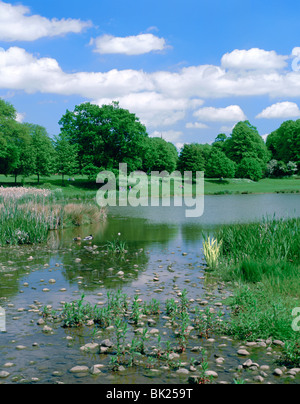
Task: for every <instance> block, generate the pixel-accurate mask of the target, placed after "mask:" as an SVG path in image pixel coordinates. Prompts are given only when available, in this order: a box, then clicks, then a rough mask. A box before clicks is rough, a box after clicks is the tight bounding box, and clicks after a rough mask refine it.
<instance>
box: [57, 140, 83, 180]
mask: <svg viewBox="0 0 300 404" xmlns="http://www.w3.org/2000/svg"><path fill="white" fill-rule="evenodd" d="M54 145H55V151H56V164H55V167H56V171H57V172H58V173H59V174H61V176H62V183H64V177H65V175H74V174H75V173H76V170H77V169H78V163H77V146H76V145H72V144H70V142H69V141H68V139H67V136H66V135H65V134H64V133H60V135H59V136H58V137H56V138H55V144H54Z"/></svg>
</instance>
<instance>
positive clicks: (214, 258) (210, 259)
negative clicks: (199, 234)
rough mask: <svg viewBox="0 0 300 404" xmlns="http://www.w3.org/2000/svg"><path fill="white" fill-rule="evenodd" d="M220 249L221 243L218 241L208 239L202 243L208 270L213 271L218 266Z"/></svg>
mask: <svg viewBox="0 0 300 404" xmlns="http://www.w3.org/2000/svg"><path fill="white" fill-rule="evenodd" d="M221 247H222V241H218V240H217V239H215V238H210V237H208V238H207V240H205V241H204V242H203V253H204V257H205V261H206V264H207V267H208V268H209V269H215V268H216V267H217V266H218V263H219V257H220V252H221Z"/></svg>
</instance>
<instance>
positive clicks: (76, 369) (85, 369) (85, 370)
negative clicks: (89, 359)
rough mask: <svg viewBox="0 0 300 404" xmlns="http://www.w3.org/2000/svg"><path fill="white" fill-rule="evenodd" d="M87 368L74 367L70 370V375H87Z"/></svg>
mask: <svg viewBox="0 0 300 404" xmlns="http://www.w3.org/2000/svg"><path fill="white" fill-rule="evenodd" d="M88 371H89V368H88V367H87V366H74V367H73V368H72V369H70V372H71V373H87V372H88Z"/></svg>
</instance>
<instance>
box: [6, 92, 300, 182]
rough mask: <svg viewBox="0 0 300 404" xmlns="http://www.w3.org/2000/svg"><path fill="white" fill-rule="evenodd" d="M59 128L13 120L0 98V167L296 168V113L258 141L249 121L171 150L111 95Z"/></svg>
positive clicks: (219, 171) (41, 170)
mask: <svg viewBox="0 0 300 404" xmlns="http://www.w3.org/2000/svg"><path fill="white" fill-rule="evenodd" d="M59 124H60V126H61V131H60V134H59V135H58V136H56V137H54V138H51V137H50V136H49V134H48V133H47V131H46V129H45V128H44V127H42V126H40V125H36V124H31V123H20V122H18V121H17V112H16V110H15V108H14V106H13V105H12V104H10V103H8V102H6V101H4V100H2V99H0V173H1V174H5V175H13V176H15V180H17V177H18V176H22V177H26V176H29V175H32V174H35V175H37V177H38V179H39V178H40V176H48V175H50V174H53V173H59V174H61V175H62V177H63V178H64V176H65V175H69V176H71V175H72V176H73V175H74V174H76V173H80V174H83V175H87V176H88V178H89V179H90V180H94V179H95V178H96V176H97V174H98V173H99V171H102V170H112V171H113V172H118V169H119V164H120V163H127V171H128V173H130V172H132V171H136V170H143V171H145V172H147V173H151V171H159V172H162V171H167V172H169V173H172V172H173V171H175V170H179V171H181V172H182V173H183V172H184V171H192V172H197V171H204V172H205V176H206V177H211V178H222V177H223V178H233V177H241V178H249V179H251V180H254V181H257V180H259V179H260V178H263V177H264V176H270V177H284V176H291V175H293V174H296V173H297V172H298V173H299V172H300V120H296V121H291V120H290V121H286V122H284V123H282V125H281V126H280V127H279V128H278V129H277V130H275V131H274V132H272V133H271V134H270V135H269V136H268V138H267V141H266V143H265V142H264V141H263V139H262V137H261V136H260V135H259V133H258V130H257V128H255V127H254V126H252V125H251V123H250V122H249V121H244V122H239V123H237V124H236V125H235V127H234V128H233V130H232V134H231V135H230V136H227V135H225V134H224V133H221V134H219V135H217V137H216V139H215V141H214V142H213V143H212V144H201V143H196V142H195V143H192V144H184V146H183V147H182V149H181V151H180V153H179V155H178V151H177V149H176V147H175V146H174V144H173V143H170V142H167V141H166V140H164V139H162V138H159V137H149V136H148V134H147V131H146V127H145V126H144V125H143V124H142V123H141V122H140V120H139V118H137V117H136V115H135V114H133V113H130V112H129V111H128V110H126V109H123V108H121V107H120V105H119V103H118V102H112V103H111V104H109V105H102V106H101V107H100V106H98V105H95V104H91V103H83V104H80V105H76V106H75V108H74V111H68V110H67V111H66V113H65V114H64V115H63V116H62V118H61V119H60V121H59Z"/></svg>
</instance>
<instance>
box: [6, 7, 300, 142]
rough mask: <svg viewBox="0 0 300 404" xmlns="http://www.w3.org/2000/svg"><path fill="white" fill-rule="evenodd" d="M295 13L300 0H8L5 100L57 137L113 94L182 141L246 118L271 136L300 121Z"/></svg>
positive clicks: (299, 12) (153, 129)
mask: <svg viewBox="0 0 300 404" xmlns="http://www.w3.org/2000/svg"><path fill="white" fill-rule="evenodd" d="M299 16H300V3H299V2H298V1H294V0H286V1H278V0H272V1H264V2H262V1H256V0H255V1H249V0H244V1H236V0H227V1H220V0H215V1H214V0H209V1H208V0H185V1H181V0H172V1H170V0H159V1H157V0H114V1H112V2H109V1H102V0H85V1H84V2H82V1H77V0H72V1H69V0H63V1H61V0H60V1H58V0H43V1H41V0H21V1H9V0H6V1H2V0H0V97H1V98H3V99H5V100H6V101H8V102H11V103H12V104H13V105H14V106H15V107H16V109H17V111H18V119H19V120H20V121H23V122H31V123H37V124H39V125H42V126H44V127H46V129H47V130H48V132H49V134H50V135H57V134H58V133H59V125H58V121H59V119H60V118H61V116H62V115H63V114H64V113H65V112H66V109H69V110H73V109H74V107H75V105H77V104H80V103H82V102H86V101H89V102H93V103H97V104H99V105H102V104H105V103H110V102H111V101H113V100H116V101H120V105H121V107H124V108H127V109H129V110H130V111H131V112H134V113H136V115H137V116H138V117H139V118H140V119H141V121H142V122H143V123H145V125H146V127H147V130H148V133H149V135H150V136H156V135H158V136H163V137H164V138H165V139H166V140H168V141H172V142H173V143H174V144H176V145H177V146H178V147H180V146H181V145H182V144H183V143H191V142H200V143H206V142H208V143H210V142H212V141H213V140H214V139H215V137H216V136H217V135H218V134H219V133H221V132H225V133H226V134H228V135H230V133H231V131H232V128H233V127H234V125H235V124H236V123H237V122H238V121H240V120H245V119H248V120H249V121H250V122H251V123H252V124H253V125H254V126H256V127H257V128H258V130H259V133H260V134H261V135H262V136H263V135H267V134H269V133H270V132H272V131H273V130H275V129H277V128H278V127H279V126H280V124H281V123H282V122H283V121H285V120H288V119H299V118H300V109H299V105H300V100H299V99H300V43H299V39H298V38H299Z"/></svg>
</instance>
